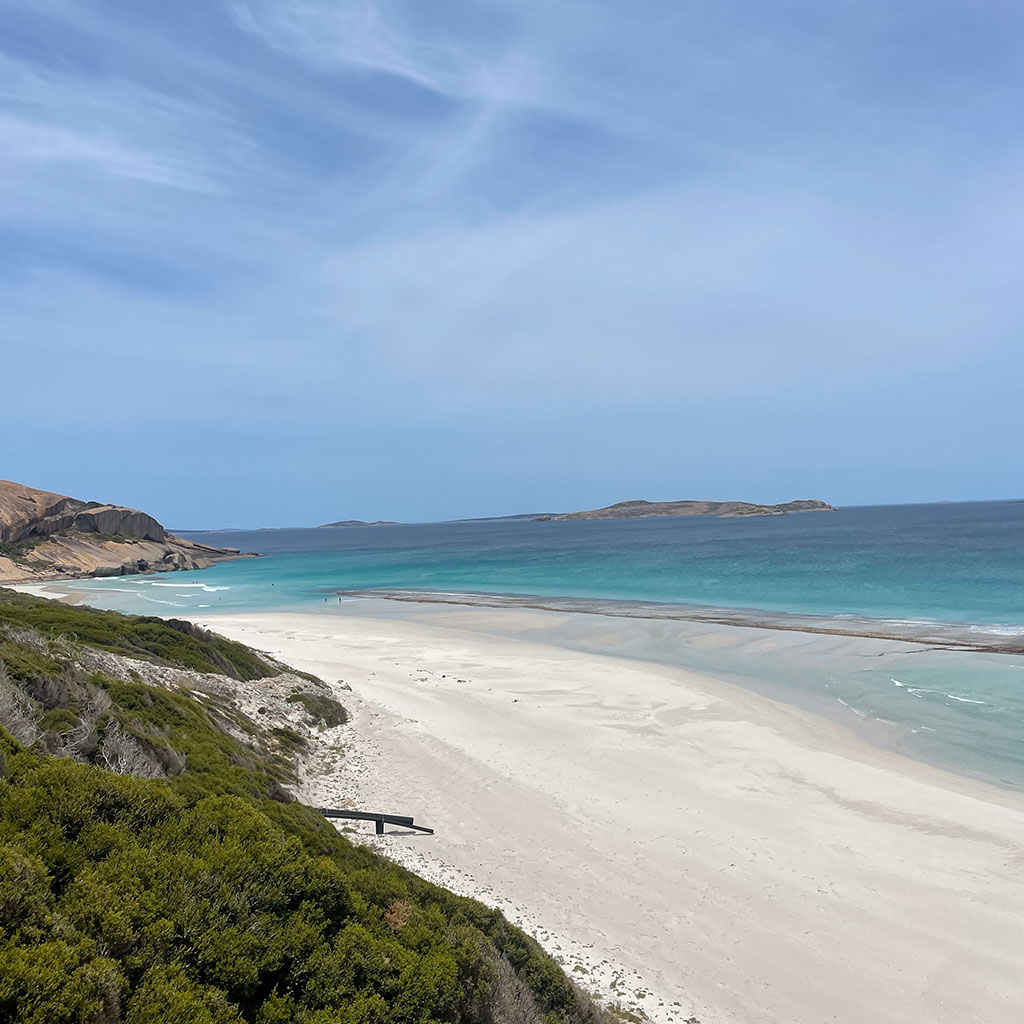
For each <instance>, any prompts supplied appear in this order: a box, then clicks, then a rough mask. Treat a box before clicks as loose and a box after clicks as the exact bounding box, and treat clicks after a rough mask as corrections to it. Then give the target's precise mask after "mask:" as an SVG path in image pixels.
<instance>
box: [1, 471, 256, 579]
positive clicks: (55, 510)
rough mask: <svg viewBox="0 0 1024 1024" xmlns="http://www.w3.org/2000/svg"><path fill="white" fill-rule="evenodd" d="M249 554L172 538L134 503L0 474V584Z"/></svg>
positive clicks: (190, 565) (201, 565)
mask: <svg viewBox="0 0 1024 1024" xmlns="http://www.w3.org/2000/svg"><path fill="white" fill-rule="evenodd" d="M248 557H252V555H249V554H243V553H242V552H241V551H239V550H238V548H215V547H211V546H209V545H207V544H200V543H198V542H197V541H191V540H185V539H183V538H182V537H175V536H174V535H173V534H170V533H168V532H167V531H166V530H165V529H164V528H163V527H162V526H161V525H160V524H159V523H158V522H157V521H156V520H155V519H154V518H153V517H152V516H150V515H147V514H146V513H145V512H140V511H139V510H138V509H134V508H127V507H126V506H124V505H105V504H102V503H101V502H98V501H82V500H80V499H79V498H70V497H68V496H67V495H66V494H56V493H54V492H52V491H40V490H37V489H36V488H34V487H26V486H24V484H18V483H15V482H14V481H12V480H0V582H2V583H15V582H25V583H27V582H37V581H42V580H51V579H57V578H60V577H68V576H75V577H82V576H124V575H129V574H133V573H144V572H173V571H175V570H178V569H185V570H192V569H205V568H207V567H208V566H211V565H213V563H214V562H222V561H225V560H227V559H233V558H248Z"/></svg>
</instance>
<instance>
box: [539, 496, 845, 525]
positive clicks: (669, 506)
mask: <svg viewBox="0 0 1024 1024" xmlns="http://www.w3.org/2000/svg"><path fill="white" fill-rule="evenodd" d="M834 511H835V509H834V508H833V507H832V506H831V505H829V504H828V503H827V502H824V501H819V500H818V499H817V498H803V499H800V500H798V501H787V502H784V503H783V504H781V505H755V504H753V503H752V502H749V501H644V500H643V499H640V498H638V499H635V500H633V501H620V502H619V503H618V504H616V505H606V506H605V507H604V508H594V509H589V510H587V511H585V512H563V513H561V514H559V515H541V516H534V517H533V520H532V521H533V522H535V523H541V522H551V521H555V520H562V519H643V518H653V517H656V516H662V517H663V516H721V517H723V518H729V519H736V518H739V517H740V516H784V515H786V514H787V513H789V512H834Z"/></svg>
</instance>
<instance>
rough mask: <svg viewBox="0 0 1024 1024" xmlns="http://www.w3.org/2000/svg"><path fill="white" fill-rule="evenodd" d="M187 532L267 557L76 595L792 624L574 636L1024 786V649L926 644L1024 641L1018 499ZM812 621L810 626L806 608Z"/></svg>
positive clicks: (207, 605)
mask: <svg viewBox="0 0 1024 1024" xmlns="http://www.w3.org/2000/svg"><path fill="white" fill-rule="evenodd" d="M191 536H194V537H195V538H196V539H198V540H201V541H203V542H204V543H211V544H224V545H231V546H235V547H241V548H243V549H245V550H256V551H261V552H264V553H265V554H266V557H264V558H260V559H249V560H244V561H239V562H232V563H225V564H222V565H218V566H215V567H214V568H212V569H208V570H205V571H203V572H201V573H194V574H192V573H188V574H185V573H183V574H180V576H177V575H176V576H167V575H162V576H147V577H124V578H120V579H116V580H104V581H88V582H82V583H80V584H72V585H71V586H72V588H73V589H81V590H83V591H87V592H88V594H89V596H88V598H87V599H88V601H89V603H93V604H100V605H102V606H105V607H114V608H119V609H122V610H125V611H146V612H149V613H152V614H166V615H182V616H189V615H194V616H196V617H203V616H206V615H210V614H215V613H217V612H236V611H256V610H266V609H283V608H302V609H309V610H313V609H314V608H315V607H317V606H320V607H321V608H322V607H323V606H324V605H328V606H333V607H336V606H337V603H338V601H339V592H341V594H342V596H341V601H342V602H345V601H346V600H348V599H349V598H348V597H346V596H345V594H346V593H347V594H352V595H356V594H359V593H361V592H366V591H370V590H373V591H405V592H410V591H411V592H412V593H411V594H408V596H415V595H416V594H417V593H419V594H423V593H424V592H430V593H432V594H434V595H438V594H450V595H455V596H456V599H461V598H460V596H459V595H465V594H476V595H496V594H498V595H520V596H523V595H531V596H532V597H531V601H532V600H534V598H541V599H545V600H548V601H549V603H550V599H553V598H557V599H566V598H568V599H573V605H574V606H575V607H579V608H584V609H586V610H591V611H599V612H601V613H602V615H603V616H606V617H607V618H609V619H611V620H614V619H615V617H616V616H617V615H622V614H627V615H636V614H638V607H643V608H647V609H648V610H649V611H650V613H651V614H653V615H656V616H657V615H668V616H682V617H687V616H690V615H696V616H697V617H698V618H699V617H700V616H701V615H704V616H705V617H706V616H707V615H708V614H710V615H711V616H714V615H716V614H718V612H716V611H715V610H716V609H717V610H719V611H721V610H723V609H728V610H730V611H729V612H728V613H727V614H726V618H730V617H731V618H732V620H733V621H740V622H743V621H747V622H750V623H751V624H755V623H756V624H759V625H773V624H774V625H777V626H782V627H783V628H784V629H785V630H787V632H780V633H779V637H780V640H779V642H778V643H777V644H775V645H769V647H772V646H774V649H771V650H769V649H766V648H765V645H764V644H763V643H762V644H760V645H759V646H758V648H757V650H756V651H752V650H745V649H744V645H743V644H727V645H724V646H714V647H700V646H699V645H695V644H693V643H689V642H684V640H683V639H682V638H683V637H684V636H685V635H690V634H687V632H686V630H683V629H681V627H680V628H677V629H675V631H674V632H673V629H672V628H669V627H666V629H665V630H663V631H662V634H660V635H661V636H662V640H661V641H660V642H659V641H658V639H657V638H658V636H659V633H658V631H657V630H656V629H655V630H651V629H647V630H639V631H637V630H634V631H632V632H630V631H628V630H625V629H621V630H618V631H617V632H616V630H614V629H613V630H612V631H611V634H610V635H611V636H612V637H613V639H611V640H610V641H604V642H602V643H598V642H597V641H595V640H594V636H596V635H599V633H600V631H594V630H592V629H591V630H589V634H588V629H587V628H585V627H583V626H581V627H580V630H581V633H580V636H578V637H576V638H575V639H574V640H573V642H574V643H578V644H584V645H587V644H589V645H590V647H589V648H586V649H594V650H597V649H601V650H602V651H608V652H610V653H625V654H628V655H630V656H634V657H646V658H651V659H653V660H666V661H668V662H671V663H677V664H685V665H686V666H687V667H690V668H695V669H698V670H701V671H706V672H708V673H709V674H713V675H719V676H727V677H729V678H733V679H735V680H736V681H739V682H746V683H750V684H755V683H756V684H762V685H763V684H765V683H768V684H770V685H771V686H773V687H775V688H777V689H778V691H779V692H780V694H781V695H782V696H785V695H786V692H790V693H792V694H797V695H799V696H800V697H801V698H802V699H804V700H806V699H813V700H816V701H820V702H825V704H826V705H827V706H828V707H830V708H832V709H833V710H834V709H835V708H836V707H841V708H843V709H845V710H843V711H842V712H840V714H847V713H848V716H849V717H850V718H851V719H857V720H858V722H855V723H854V724H858V723H859V726H860V727H861V728H862V729H866V728H869V727H870V726H871V724H872V723H877V726H878V730H879V735H881V734H885V735H889V732H887V730H890V732H891V731H892V730H895V733H893V735H895V736H896V740H895V741H894V742H897V745H902V747H901V748H902V749H906V751H907V752H909V753H913V754H915V755H917V756H922V757H926V758H927V759H929V760H933V761H937V762H938V763H942V764H947V765H950V766H952V767H957V768H959V769H961V770H964V771H970V772H972V773H978V774H982V775H984V776H986V777H989V778H993V779H998V780H1000V781H1003V782H1007V783H1009V784H1014V785H1018V784H1019V785H1024V658H1021V657H1020V656H1018V655H1012V654H1005V653H1003V654H992V653H978V652H972V651H966V650H935V649H933V648H934V647H935V646H936V644H941V642H942V641H943V639H944V638H945V639H946V640H949V641H950V642H956V643H962V642H963V641H964V639H965V638H966V639H968V640H969V639H970V638H971V637H973V638H974V640H975V641H977V642H979V643H981V644H982V645H983V646H984V645H985V644H988V643H996V644H1003V645H1009V646H1011V647H1012V646H1018V647H1019V646H1020V645H1021V642H1022V641H1024V586H1022V584H1024V502H984V503H969V504H940V505H904V506H878V507H868V508H851V509H843V510H840V511H837V512H820V513H804V514H799V515H789V516H781V517H770V518H756V519H715V518H710V517H701V518H685V519H648V520H605V521H601V520H595V521H577V522H572V521H570V522H546V523H532V522H523V521H506V522H477V523H437V524H423V525H401V526H380V527H347V528H338V529H328V530H274V531H257V532H250V533H214V534H193V535H191ZM485 600H490V598H485ZM581 602H582V603H581ZM628 602H642V603H643V605H642V606H638V605H636V604H630V603H628ZM541 603H543V602H541ZM554 603H555V604H557V602H554ZM573 605H566V607H569V606H573ZM737 609H742V610H743V611H736V610H737ZM643 614H647V612H644V613H643ZM793 616H797V617H798V618H795V619H794V618H792V617H793ZM807 616H811V617H813V618H811V619H806V618H800V617H807ZM574 618H577V619H579V620H581V621H582V620H585V619H589V618H591V617H590V616H578V617H574ZM951 624H952V625H951ZM702 628H704V629H705V632H706V630H707V629H709V628H711V627H709V626H707V627H702ZM802 628H823V629H825V630H826V631H827V630H832V629H834V630H838V631H841V632H851V633H868V634H871V633H876V634H889V635H903V636H905V637H907V638H916V639H919V640H926V641H928V642H927V643H902V644H900V643H895V644H894V643H893V642H892V641H881V640H876V641H868V640H858V641H857V642H854V641H852V640H850V639H849V638H840V640H841V642H837V643H836V644H835V645H832V646H828V645H825V646H824V647H823V646H822V645H821V644H803V643H802V642H801V641H800V638H801V636H803V634H801V633H799V632H790V631H792V630H793V629H797V630H799V629H802ZM753 632H754V631H752V634H753ZM756 632H757V633H758V634H759V635H760V631H759V630H758V631H756ZM583 634H588V636H589V638H588V636H584V635H583ZM604 635H606V636H607V635H609V634H608V631H607V630H605V631H604ZM637 638H640V639H637ZM672 638H674V639H672ZM872 643H875V644H881V645H882V649H878V650H876V649H875V648H870V645H871V644H872ZM865 645H867V646H865ZM869 649H870V651H871V652H872V653H865V652H868V651H869ZM822 651H827V655H826V654H822ZM887 723H892V726H891V729H890V726H889V725H888V724H887Z"/></svg>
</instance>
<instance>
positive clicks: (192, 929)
mask: <svg viewBox="0 0 1024 1024" xmlns="http://www.w3.org/2000/svg"><path fill="white" fill-rule="evenodd" d="M8 593H9V592H5V591H0V1021H4V1022H6V1021H11V1022H17V1024H116V1022H125V1024H194V1022H207V1024H243V1022H244V1024H293V1022H294V1024H339V1022H344V1024H502V1022H505V1021H510V1022H513V1024H532V1022H534V1021H537V1022H540V1021H543V1022H544V1024H590V1022H592V1021H593V1022H596V1021H597V1020H598V1019H599V1018H603V1014H602V1012H601V1011H599V1010H597V1009H595V1008H594V1007H593V1006H592V1004H590V1002H589V1000H587V999H586V998H585V997H584V996H582V995H581V994H580V993H579V992H578V990H577V989H575V988H574V987H573V986H572V984H571V983H570V982H569V981H568V979H567V978H566V977H565V975H564V974H563V973H562V971H561V970H560V969H559V967H558V966H557V964H555V963H554V961H552V960H551V959H550V958H549V957H548V956H547V955H546V954H545V953H544V952H543V951H542V950H541V949H540V947H539V946H538V945H537V944H536V943H535V942H534V941H533V940H532V939H530V938H528V937H527V936H526V935H525V934H524V933H522V932H521V931H519V930H518V929H516V928H514V927H512V926H511V925H510V924H509V923H508V922H507V921H506V920H505V919H504V918H503V917H502V915H501V914H500V913H498V912H496V911H492V910H489V909H488V908H486V907H484V906H483V905H481V904H480V903H477V902H475V901H472V900H467V899H464V898H461V897H457V896H455V895H454V894H452V893H450V892H447V891H446V890H444V889H441V888H439V887H437V886H434V885H431V884H430V883H428V882H426V881H424V880H422V879H420V878H417V877H416V876H415V875H413V874H411V873H410V872H408V871H406V870H404V869H403V868H400V867H398V866H397V865H395V864H393V863H391V862H389V861H387V860H385V859H383V858H381V857H379V856H377V855H376V854H375V853H374V852H373V851H372V850H369V849H367V848H365V847H360V846H354V845H353V844H351V843H350V842H348V841H347V840H346V839H345V838H344V837H343V836H341V835H340V834H339V833H338V832H337V831H336V830H335V829H334V828H333V827H332V826H331V825H330V824H329V823H328V822H327V821H325V820H324V819H323V817H321V815H320V814H318V813H317V812H316V811H315V810H313V809H312V808H309V807H306V806H303V805H302V804H299V803H297V802H295V801H294V800H293V799H292V798H291V797H290V796H289V794H288V793H287V792H286V791H285V789H284V788H283V786H282V783H283V782H287V781H288V779H289V778H290V776H291V773H292V772H293V770H294V761H293V759H294V757H295V756H297V754H299V753H301V751H302V748H303V746H304V745H305V742H306V741H305V739H304V737H303V736H302V735H301V734H300V733H299V732H297V731H295V730H293V729H291V728H288V727H283V726H282V727H277V728H274V727H270V728H267V727H262V728H261V727H258V726H257V725H256V724H255V723H252V722H249V721H248V719H246V718H245V717H244V716H243V715H242V714H241V712H239V711H238V710H237V709H236V708H233V707H232V706H231V705H230V704H229V703H228V702H227V701H226V700H225V699H223V698H217V697H216V696H215V695H211V694H207V693H194V694H193V693H188V692H185V691H180V690H173V689H165V688H162V687H155V686H150V685H147V684H146V683H144V682H142V681H141V680H133V681H131V682H125V681H123V680H117V679H111V678H108V677H106V676H104V675H103V674H102V673H89V672H87V671H86V670H85V669H83V667H82V666H81V665H80V664H78V663H77V662H76V660H75V651H76V650H77V647H76V644H83V643H84V644H86V645H89V646H94V647H98V648H101V649H103V650H114V651H117V652H118V653H122V654H128V655H130V656H132V657H138V658H143V659H145V660H153V661H160V662H161V663H164V664H172V665H173V664H177V665H186V666H187V667H194V666H195V664H196V663H202V664H218V665H220V668H219V669H218V671H219V672H221V673H222V674H225V675H233V676H234V677H236V678H239V677H246V676H245V673H250V674H252V673H257V674H258V675H266V674H268V671H267V666H264V665H262V663H260V665H259V666H257V664H256V663H257V662H259V658H258V656H257V655H255V654H254V653H253V652H250V651H248V649H246V648H243V647H241V645H232V644H231V643H230V642H229V641H225V640H222V639H221V638H216V637H211V636H210V635H209V634H202V633H201V632H198V633H193V632H190V631H189V630H182V629H179V628H177V627H176V626H174V625H172V624H168V623H162V622H160V621H159V620H145V619H139V618H137V617H133V616H117V615H116V614H115V613H107V612H95V611H93V610H91V609H84V608H78V607H73V608H68V607H66V606H56V607H45V606H44V605H46V603H45V602H44V603H43V605H41V604H40V603H39V602H37V601H35V600H28V601H22V600H20V596H19V599H18V600H9V599H8ZM5 626H6V629H4V628H2V627H5ZM156 626H159V627H160V628H156ZM71 636H74V637H75V638H76V641H75V643H72V644H69V643H67V642H66V639H65V640H56V639H53V640H48V639H47V638H57V637H63V638H68V637H71ZM179 637H180V638H183V639H182V640H179V639H178V638H179ZM177 655H181V660H176V656H177ZM303 703H304V702H303ZM330 704H331V705H333V704H334V702H333V701H331V702H330ZM339 709H340V710H339ZM306 710H307V711H308V712H309V713H310V714H311V715H313V716H315V715H316V714H317V713H319V717H320V720H321V721H327V720H328V719H327V716H328V715H333V716H334V717H335V718H337V717H338V716H339V715H343V714H344V709H343V708H341V706H340V705H337V706H336V707H332V706H328V705H319V704H316V705H314V706H313V707H310V706H307V707H306ZM5 726H7V728H5ZM15 727H17V728H18V729H19V730H21V732H20V733H19V735H21V734H24V735H25V736H27V737H29V738H28V739H26V740H25V741H24V742H19V741H17V740H16V739H15V738H14V737H13V736H12V734H11V731H10V730H11V729H14V728H15ZM32 737H35V738H32ZM70 739H74V745H73V746H71V747H68V746H67V744H68V743H69V742H70ZM56 753H64V754H68V753H70V755H71V756H54V754H56ZM109 765H116V766H117V767H118V770H117V771H115V770H112V769H111V767H109ZM127 772H135V775H133V774H126V773H127ZM140 775H141V776H145V777H136V776H140Z"/></svg>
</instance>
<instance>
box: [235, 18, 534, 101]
mask: <svg viewBox="0 0 1024 1024" xmlns="http://www.w3.org/2000/svg"><path fill="white" fill-rule="evenodd" d="M446 6H448V9H449V13H454V14H456V16H458V15H459V14H465V7H466V5H463V10H462V11H459V10H458V7H459V5H446ZM474 6H475V7H476V11H475V12H474V14H473V17H472V18H471V19H468V20H469V27H470V31H466V30H465V28H466V26H463V31H461V32H460V31H459V28H458V27H457V26H452V25H451V24H450V23H448V22H446V20H445V18H444V12H442V11H440V10H438V9H434V8H431V9H429V10H428V9H426V8H425V6H424V5H422V4H415V3H410V2H407V0H405V2H403V0H347V2H345V3H331V2H328V0H231V2H230V9H231V11H232V13H233V14H234V16H235V18H236V19H237V21H238V24H239V25H240V26H241V27H242V28H243V29H245V30H246V31H247V32H251V33H253V34H254V35H257V36H259V37H260V38H261V39H263V40H264V41H265V42H267V43H268V44H270V45H271V46H274V47H276V48H278V49H281V50H284V51H285V52H288V53H292V54H295V55H297V56H300V57H303V58H306V59H310V60H314V61H316V62H318V63H321V64H323V65H326V66H335V67H337V66H344V65H348V66H351V67H356V68H362V69H365V70H367V71H375V72H379V73H382V74H386V75H392V76H395V77H397V78H402V79H406V80H407V81H409V82H412V83H414V84H415V85H419V86H422V87H423V88H425V89H429V90H431V91H433V92H437V93H440V94H443V95H446V96H453V97H460V98H481V99H511V98H513V97H521V96H523V95H525V94H526V92H527V91H528V90H529V88H530V80H531V78H532V77H533V76H535V75H536V74H537V69H536V68H534V67H531V61H530V58H529V56H528V55H527V54H526V53H524V52H523V51H522V50H521V49H519V47H518V45H517V44H518V43H519V38H518V36H519V35H520V34H521V32H522V25H523V22H524V21H526V18H525V17H524V13H527V14H528V12H529V8H528V7H526V8H523V7H519V6H518V5H513V4H506V3H492V4H490V5H474ZM517 8H518V10H517ZM480 22H483V23H484V25H483V27H481V25H480Z"/></svg>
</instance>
